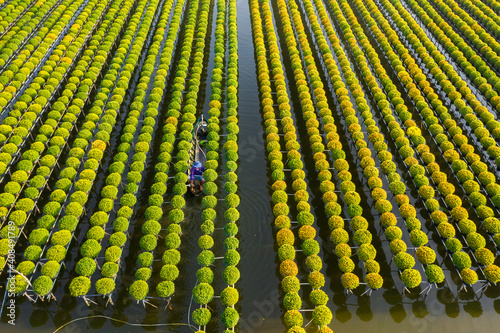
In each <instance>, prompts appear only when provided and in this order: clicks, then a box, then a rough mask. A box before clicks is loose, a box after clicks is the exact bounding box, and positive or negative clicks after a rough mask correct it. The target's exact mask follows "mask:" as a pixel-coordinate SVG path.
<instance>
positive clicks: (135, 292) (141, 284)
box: [129, 280, 149, 301]
mask: <svg viewBox="0 0 500 333" xmlns="http://www.w3.org/2000/svg"><path fill="white" fill-rule="evenodd" d="M129 293H130V296H132V298H133V299H135V300H137V301H139V300H143V299H144V298H146V296H147V295H148V293H149V286H148V284H147V282H145V281H142V280H136V281H134V282H133V283H132V284H131V285H130V288H129Z"/></svg>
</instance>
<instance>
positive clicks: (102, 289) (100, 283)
mask: <svg viewBox="0 0 500 333" xmlns="http://www.w3.org/2000/svg"><path fill="white" fill-rule="evenodd" d="M95 289H96V292H97V293H98V294H100V295H108V294H110V293H111V292H112V291H113V290H115V281H114V280H113V279H111V278H101V279H99V280H97V282H96V283H95Z"/></svg>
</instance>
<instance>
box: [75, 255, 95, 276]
mask: <svg viewBox="0 0 500 333" xmlns="http://www.w3.org/2000/svg"><path fill="white" fill-rule="evenodd" d="M96 267H97V265H96V263H95V261H94V260H93V259H91V258H82V259H80V260H79V261H78V263H77V264H76V267H75V270H76V273H77V274H78V275H80V276H88V277H90V276H91V275H92V274H94V272H95V269H96Z"/></svg>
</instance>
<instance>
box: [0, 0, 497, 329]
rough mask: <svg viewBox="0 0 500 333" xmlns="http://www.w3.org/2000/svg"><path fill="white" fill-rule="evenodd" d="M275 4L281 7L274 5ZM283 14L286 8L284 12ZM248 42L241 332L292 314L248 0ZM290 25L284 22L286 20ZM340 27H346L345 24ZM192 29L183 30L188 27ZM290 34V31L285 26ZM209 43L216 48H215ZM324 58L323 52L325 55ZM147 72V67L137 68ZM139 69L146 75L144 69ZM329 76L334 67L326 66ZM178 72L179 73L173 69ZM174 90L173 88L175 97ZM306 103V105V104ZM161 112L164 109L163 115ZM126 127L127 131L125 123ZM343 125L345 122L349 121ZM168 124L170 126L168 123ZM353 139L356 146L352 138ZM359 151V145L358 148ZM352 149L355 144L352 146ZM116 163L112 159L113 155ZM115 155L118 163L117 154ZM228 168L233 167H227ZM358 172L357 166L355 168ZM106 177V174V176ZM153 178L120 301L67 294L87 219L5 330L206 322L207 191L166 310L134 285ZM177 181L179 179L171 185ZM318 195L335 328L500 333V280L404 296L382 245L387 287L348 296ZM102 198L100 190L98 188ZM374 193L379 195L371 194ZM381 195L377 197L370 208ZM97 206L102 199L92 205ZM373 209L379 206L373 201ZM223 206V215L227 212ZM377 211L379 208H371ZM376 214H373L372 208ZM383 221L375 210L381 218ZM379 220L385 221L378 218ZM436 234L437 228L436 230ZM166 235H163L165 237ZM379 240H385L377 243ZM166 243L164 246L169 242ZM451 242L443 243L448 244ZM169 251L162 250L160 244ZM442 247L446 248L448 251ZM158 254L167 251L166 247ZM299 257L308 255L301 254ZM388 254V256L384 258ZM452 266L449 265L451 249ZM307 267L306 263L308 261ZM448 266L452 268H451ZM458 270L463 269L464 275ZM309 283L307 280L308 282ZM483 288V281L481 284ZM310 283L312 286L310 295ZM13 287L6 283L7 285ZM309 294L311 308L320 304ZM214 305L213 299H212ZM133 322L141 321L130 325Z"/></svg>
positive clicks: (242, 95)
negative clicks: (202, 265)
mask: <svg viewBox="0 0 500 333" xmlns="http://www.w3.org/2000/svg"><path fill="white" fill-rule="evenodd" d="M211 10H212V12H211V13H212V14H213V15H212V16H211V17H212V18H213V19H212V21H211V24H212V29H211V30H209V31H210V34H209V33H207V36H208V38H210V40H207V45H209V46H210V48H211V46H212V45H213V43H214V27H215V17H216V6H212V9H211ZM273 10H275V11H276V10H277V8H276V6H273ZM274 15H275V19H277V18H278V16H277V15H278V14H277V13H276V12H275V13H274ZM237 22H238V42H239V82H240V85H239V125H240V134H239V147H240V167H239V169H238V171H237V173H238V176H239V188H240V192H239V194H240V197H241V204H240V206H239V210H240V213H241V218H240V221H239V235H238V237H239V239H240V248H239V251H240V253H241V261H240V264H239V266H238V267H239V269H240V272H241V280H240V281H239V282H238V283H237V285H236V287H237V288H238V290H239V292H240V301H239V302H238V304H237V308H238V310H239V311H240V315H241V317H240V324H239V325H238V327H237V331H238V332H245V333H247V332H285V331H286V329H285V326H284V324H283V322H282V319H281V318H282V316H283V314H284V312H285V310H284V308H283V306H282V305H281V302H282V296H283V295H282V291H281V289H280V277H279V274H278V266H279V261H278V259H277V253H276V245H275V241H274V233H275V231H274V229H273V216H272V210H271V203H272V202H271V197H270V185H271V178H270V174H271V172H270V169H269V167H268V163H267V160H266V154H265V149H264V147H265V141H264V132H263V124H262V118H261V109H260V103H259V92H258V85H257V79H256V67H255V54H254V48H253V39H252V29H251V17H250V10H249V4H248V0H238V21H237ZM280 26H281V24H278V27H280ZM336 28H337V29H338V26H336ZM181 33H182V32H181ZM279 37H280V39H282V38H283V36H282V34H280V35H279ZM280 43H281V45H280V47H281V48H282V51H283V52H284V54H285V55H286V51H285V50H284V48H285V46H286V44H284V43H283V42H280ZM207 50H208V48H207ZM178 59H179V54H176V56H175V57H174V59H173V63H174V65H173V68H175V63H176V62H177V61H178ZM316 59H319V58H317V57H316ZM204 60H205V69H204V72H203V73H202V74H203V75H202V84H201V86H200V103H199V107H200V109H201V108H203V109H204V110H205V113H206V111H207V110H208V101H209V96H210V85H209V81H207V79H208V80H209V78H210V76H211V70H212V68H213V53H211V52H210V53H207V54H206V56H205V59H204ZM285 66H288V67H289V66H290V62H289V61H285ZM136 73H140V71H139V70H138V71H136ZM290 73H293V72H292V71H291V70H290V68H286V71H285V74H287V83H289V82H290V79H291V77H290V76H289V75H290ZM137 75H138V74H137ZM322 75H324V74H322ZM169 78H170V80H171V77H170V76H169ZM290 91H291V92H292V94H291V96H292V102H293V106H294V107H293V109H292V110H295V112H296V114H295V116H294V120H295V121H296V122H297V123H298V125H297V127H298V129H299V134H300V139H299V140H300V142H301V144H302V145H303V150H302V153H303V154H304V156H305V158H306V159H307V156H310V155H307V153H308V152H310V150H309V149H308V148H307V147H305V145H306V144H307V133H305V127H304V126H303V125H302V124H300V119H301V115H300V104H299V103H298V100H297V96H296V95H295V96H294V94H293V91H294V87H293V84H291V83H290ZM169 96H170V93H169V92H167V94H166V98H168V97H169ZM297 106H298V107H297ZM160 121H161V118H160ZM120 128H121V127H120V126H117V130H118V131H119V130H120ZM341 128H342V126H339V130H341ZM159 130H160V128H159ZM113 140H115V141H114V142H115V143H114V145H112V150H113V149H116V142H117V141H118V140H119V136H118V134H116V138H114V139H113ZM159 140H161V137H159V139H158V138H155V141H154V142H155V147H157V146H158V143H159V142H160V141H159ZM345 147H346V148H348V147H349V146H348V145H345ZM351 153H352V152H351ZM348 155H349V153H348ZM108 162H109V161H108ZM147 162H148V168H147V171H148V173H149V172H152V171H153V165H154V162H155V158H154V156H153V157H150V158H149V159H148V161H147ZM108 164H109V163H108ZM305 168H306V171H307V174H308V179H307V181H308V184H309V186H310V187H311V188H312V189H311V193H312V194H313V195H314V196H317V195H318V193H319V191H318V190H317V186H318V185H319V184H318V181H317V179H314V177H313V175H314V167H313V164H312V162H310V161H306V163H305ZM219 171H220V174H223V170H222V168H221V170H219ZM354 176H355V177H356V175H354ZM102 177H104V176H103V175H102ZM102 179H104V178H102ZM151 182H152V176H151V175H148V176H146V177H144V181H143V184H142V189H141V191H140V193H139V198H138V199H139V200H138V202H139V203H140V204H138V206H139V207H138V212H139V213H138V214H136V215H135V216H134V218H133V221H131V229H130V231H131V232H132V231H135V232H136V235H134V236H133V237H131V244H129V245H128V246H127V247H126V249H125V252H124V254H125V257H124V261H123V263H124V267H123V268H122V270H121V271H120V273H119V274H120V275H119V277H118V279H117V291H118V295H115V297H114V298H113V301H114V302H115V305H114V306H107V307H105V304H106V302H105V301H104V300H99V299H97V300H96V301H97V303H98V304H97V305H91V306H90V307H88V306H87V305H86V304H85V302H84V301H83V300H82V299H75V298H73V297H70V296H65V295H66V294H67V293H68V290H67V288H68V284H69V281H70V278H73V277H74V276H75V273H74V262H73V263H71V261H75V260H77V257H78V252H79V251H78V250H79V249H78V244H81V242H82V241H83V240H82V239H83V237H84V236H85V231H86V229H87V228H88V219H85V220H84V221H83V222H82V223H83V225H84V229H82V231H81V232H80V233H79V234H77V236H78V235H79V241H78V242H75V243H74V244H73V245H72V246H71V248H70V252H69V255H68V258H67V259H68V262H70V263H69V264H68V266H67V269H66V270H65V271H64V273H61V275H60V278H59V279H58V282H57V284H56V287H55V290H54V292H55V296H56V298H57V301H51V302H42V301H39V302H37V303H36V304H33V303H31V302H30V301H29V300H28V299H26V298H25V297H21V298H17V299H16V317H17V318H16V326H10V325H8V324H7V320H8V318H7V317H6V316H5V311H4V314H3V315H2V318H1V323H2V324H1V326H0V329H2V332H3V331H4V330H5V332H28V331H30V332H33V331H34V330H36V332H54V331H55V330H57V328H59V327H61V326H62V325H64V324H66V323H70V322H71V321H73V320H75V321H74V322H72V323H70V324H69V325H68V326H65V327H64V328H62V329H61V330H59V332H65V333H78V332H83V331H87V330H91V331H95V332H116V331H123V332H143V331H162V332H193V331H194V330H195V329H196V328H195V327H193V326H189V325H188V323H190V322H191V323H192V320H191V319H190V314H191V313H192V311H193V310H194V309H195V306H196V305H195V304H194V302H192V299H191V294H192V290H193V287H194V286H195V284H196V270H197V269H198V268H199V265H198V263H197V262H196V256H197V255H198V254H199V251H200V250H199V249H198V246H196V244H197V240H198V238H199V236H200V235H201V231H200V229H199V225H200V223H201V217H200V215H201V211H202V208H201V198H191V199H187V200H186V202H187V204H186V209H185V217H186V221H187V222H186V223H184V224H183V225H182V228H183V234H182V236H181V240H182V245H181V248H180V249H179V250H180V251H181V254H182V261H181V263H180V264H179V269H180V271H181V276H180V277H179V278H178V280H177V281H176V293H175V295H174V296H173V297H172V300H171V303H170V304H169V306H168V307H167V308H166V309H165V305H166V304H165V303H155V302H153V303H154V305H155V306H156V307H154V306H149V305H148V306H147V307H146V308H145V307H144V306H143V305H142V304H137V303H136V302H135V301H132V300H131V297H130V296H129V294H128V286H129V285H130V284H131V283H132V282H133V281H134V272H135V269H136V259H137V255H138V254H139V253H140V251H141V250H140V248H139V246H138V241H139V238H140V235H141V231H140V226H141V224H142V223H143V222H144V220H143V218H141V216H142V215H143V214H141V213H143V212H144V209H145V208H146V207H147V196H148V195H149V188H148V185H149V184H150V183H151ZM169 187H170V186H169ZM314 196H313V197H312V202H311V203H312V205H313V212H314V213H315V214H316V216H317V218H318V231H319V233H318V236H319V237H318V241H319V242H320V245H321V248H322V250H321V254H322V257H323V258H324V260H325V263H324V268H323V273H324V274H325V277H326V281H327V283H326V285H325V287H324V288H323V290H324V291H325V292H326V293H327V294H328V295H329V297H330V301H329V303H328V305H329V306H330V308H331V310H332V312H333V314H334V319H333V321H332V323H331V325H330V327H331V328H332V329H333V330H334V331H335V332H394V333H396V332H397V333H404V332H455V333H459V332H499V331H500V329H499V328H498V327H500V317H499V314H500V299H497V298H499V297H500V288H499V287H490V288H488V289H487V290H486V291H485V292H484V293H481V292H479V293H477V294H475V293H474V291H472V290H469V291H467V292H465V291H461V292H458V290H457V288H456V285H455V283H456V282H453V281H452V280H453V278H454V275H453V274H450V273H449V272H448V273H447V280H450V283H448V284H447V286H444V287H441V288H440V289H438V290H436V289H435V288H434V289H432V290H431V291H430V293H429V294H428V295H425V294H424V295H418V291H414V292H413V293H412V294H405V295H404V296H402V294H401V291H402V285H401V282H400V281H399V278H398V277H397V273H395V272H394V270H391V267H392V268H394V264H393V263H390V261H391V258H390V252H389V251H379V252H380V253H379V255H380V256H379V257H378V258H379V259H380V263H381V266H382V269H386V271H385V272H382V273H381V274H383V276H384V279H385V280H386V283H385V284H384V287H383V288H382V289H381V290H378V291H374V292H373V294H372V295H371V296H367V295H364V296H361V294H362V292H363V290H362V289H363V287H360V288H358V289H360V291H359V292H358V291H356V292H355V295H350V296H346V295H345V292H344V289H343V288H342V286H341V284H340V276H341V274H340V272H339V270H338V268H337V259H336V258H335V256H334V255H332V249H333V246H332V244H331V242H329V230H328V228H327V227H326V223H325V222H326V220H325V216H324V211H323V207H322V205H323V203H322V201H321V200H320V199H318V197H314ZM93 198H94V200H96V201H97V200H98V195H97V194H95V195H94V196H93ZM367 198H368V199H369V195H368V196H367ZM220 203H221V204H220V205H219V207H220V208H219V209H218V213H219V215H222V214H223V203H222V201H221V202H220ZM370 204H371V203H370V202H367V203H366V206H367V207H368V206H369V205H370ZM88 208H89V211H92V207H88ZM368 211H369V209H368ZM221 213H222V214H221ZM368 215H370V214H368ZM367 218H368V217H367ZM371 219H372V221H374V217H371ZM374 222H375V221H374ZM223 223H224V221H223V219H222V220H218V221H216V228H220V227H223ZM374 225H375V226H376V227H373V230H372V232H378V231H380V228H379V227H378V223H374ZM430 238H431V237H430ZM223 239H224V235H223V231H221V230H216V231H215V233H214V240H215V242H216V244H215V246H214V253H215V255H216V256H223V254H224V248H223V245H222V242H223ZM375 240H377V241H376V243H378V244H381V246H385V247H388V243H387V241H385V237H384V236H383V235H376V234H374V242H375ZM160 243H161V242H159V244H160ZM376 245H377V244H376ZM158 248H159V250H160V251H163V247H162V246H160V245H159V247H158ZM438 248H439V247H438ZM441 250H442V249H441ZM158 253H159V252H158ZM441 253H443V252H442V251H441ZM157 257H158V255H157ZM298 259H299V260H302V258H301V257H300V256H299V258H298ZM384 259H385V260H384ZM444 261H445V265H446V266H447V267H448V268H452V267H450V266H448V263H447V261H449V258H445V259H444ZM299 266H300V265H299ZM443 268H445V267H443ZM223 269H224V264H223V262H222V261H221V260H218V261H216V264H215V266H214V272H215V276H216V278H215V280H214V283H213V286H214V289H215V294H216V295H218V294H219V293H220V292H221V291H222V289H223V288H224V287H225V286H224V283H223V281H222V275H221V274H222V271H223ZM153 272H159V267H156V266H155V269H154V271H153ZM455 278H456V276H455ZM156 283H157V279H155V278H154V277H153V278H152V283H151V285H152V286H155V285H156ZM302 289H303V290H305V289H306V287H305V286H304V288H302ZM478 289H479V287H477V286H476V287H475V290H478ZM308 293H309V291H308V290H305V292H304V294H305V295H308ZM0 294H1V295H3V290H1V291H0ZM305 298H306V297H304V307H307V306H308V305H310V304H309V303H310V302H309V301H308V300H306V299H305ZM212 304H213V305H212ZM211 307H213V308H212V310H213V311H214V313H213V319H212V321H211V322H210V323H209V325H208V327H207V331H208V332H223V331H224V328H223V326H222V323H221V321H220V313H221V312H222V310H223V308H222V306H221V304H220V302H218V301H217V300H216V301H214V302H212V303H211ZM101 315H102V316H107V317H110V318H113V319H108V318H95V317H93V316H101ZM305 318H307V319H306V320H305V323H307V322H308V321H309V319H310V318H311V315H310V313H305ZM125 322H126V323H129V324H132V325H133V326H132V325H127V324H125ZM306 329H307V331H308V332H315V328H314V327H313V325H312V324H310V325H309V326H307V328H306Z"/></svg>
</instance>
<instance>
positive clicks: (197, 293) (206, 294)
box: [193, 283, 214, 305]
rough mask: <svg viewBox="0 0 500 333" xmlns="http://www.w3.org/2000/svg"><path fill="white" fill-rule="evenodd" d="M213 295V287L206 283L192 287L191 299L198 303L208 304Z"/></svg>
mask: <svg viewBox="0 0 500 333" xmlns="http://www.w3.org/2000/svg"><path fill="white" fill-rule="evenodd" d="M213 297H214V289H213V288H212V286H211V285H209V284H208V283H200V284H198V285H197V286H196V287H194V289H193V299H194V301H195V302H196V303H198V304H201V305H204V304H208V303H209V302H210V301H211V300H212V299H213Z"/></svg>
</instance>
